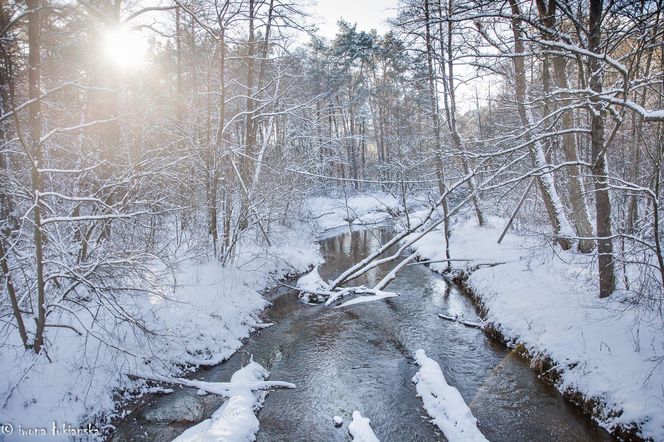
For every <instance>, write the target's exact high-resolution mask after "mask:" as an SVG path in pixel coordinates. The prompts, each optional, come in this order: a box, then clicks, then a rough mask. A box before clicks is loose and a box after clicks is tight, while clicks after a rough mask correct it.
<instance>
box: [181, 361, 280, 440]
mask: <svg viewBox="0 0 664 442" xmlns="http://www.w3.org/2000/svg"><path fill="white" fill-rule="evenodd" d="M269 375H270V373H269V372H268V371H267V370H266V369H265V368H264V367H263V366H262V365H260V364H259V363H257V362H254V360H253V359H252V360H251V362H249V364H248V365H247V366H245V367H243V368H241V369H240V370H238V371H236V372H235V373H233V376H232V377H231V380H230V382H229V383H228V390H227V391H228V396H229V398H228V400H227V401H225V402H224V403H223V405H222V406H221V407H219V409H218V410H217V411H215V412H214V414H213V415H212V417H211V418H210V419H206V420H204V421H203V422H201V423H199V424H198V425H195V426H193V427H191V428H189V429H188V430H187V431H185V432H184V433H182V434H181V435H180V436H179V437H177V438H176V439H174V442H207V441H209V442H212V441H225V442H247V441H253V440H256V433H257V432H258V429H259V422H258V418H257V417H256V412H257V411H258V410H259V409H260V408H261V407H262V406H263V401H264V400H265V396H267V393H268V392H267V391H265V390H257V391H255V390H252V388H251V386H255V385H258V384H260V383H262V382H265V379H267V377H268V376H269Z"/></svg>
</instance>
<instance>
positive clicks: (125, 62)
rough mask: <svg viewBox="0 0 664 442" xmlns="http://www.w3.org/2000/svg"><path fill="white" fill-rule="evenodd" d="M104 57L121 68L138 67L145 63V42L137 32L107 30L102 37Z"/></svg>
mask: <svg viewBox="0 0 664 442" xmlns="http://www.w3.org/2000/svg"><path fill="white" fill-rule="evenodd" d="M103 50H104V55H105V57H106V59H107V60H109V61H110V62H111V63H113V64H114V65H116V66H119V67H121V68H125V69H130V68H136V67H140V66H141V65H143V64H144V63H145V53H146V51H147V41H146V40H145V38H144V36H143V35H142V34H141V33H140V32H138V31H133V30H130V29H126V28H118V29H113V30H109V31H107V32H106V34H105V35H104V46H103Z"/></svg>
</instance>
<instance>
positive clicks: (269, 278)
mask: <svg viewBox="0 0 664 442" xmlns="http://www.w3.org/2000/svg"><path fill="white" fill-rule="evenodd" d="M275 241H277V242H275V243H274V244H273V245H272V246H270V247H268V248H267V249H265V248H264V247H262V246H259V245H257V244H252V243H245V244H244V245H243V246H242V248H241V249H240V254H239V256H238V259H237V260H236V261H235V262H234V263H233V264H232V265H230V266H227V267H223V266H221V264H220V263H219V262H218V261H217V260H216V259H214V258H212V257H210V258H203V257H195V258H190V259H186V260H183V261H182V262H180V263H179V264H177V265H175V266H174V269H173V270H172V271H166V269H163V270H160V269H155V274H154V286H155V287H157V289H158V292H160V294H161V296H159V295H155V294H147V293H146V294H145V296H119V297H118V299H119V303H118V304H117V305H116V306H115V307H116V308H117V313H118V316H121V315H122V314H125V317H126V318H127V319H126V320H125V321H122V320H119V319H117V318H116V317H115V316H112V315H109V314H104V312H103V311H101V312H98V314H97V315H88V314H87V313H88V312H76V311H74V312H72V313H70V314H66V315H65V314H60V316H59V317H57V318H56V317H55V316H56V315H55V314H54V315H53V317H52V318H51V321H50V322H51V323H56V322H57V323H59V324H61V325H67V326H69V327H71V328H65V327H54V328H49V329H48V331H47V339H48V346H47V351H48V354H49V357H50V358H51V360H52V361H51V362H49V361H48V360H47V359H46V358H44V357H36V356H35V355H33V354H32V353H30V352H26V351H24V350H23V348H22V346H21V345H20V343H19V342H18V340H17V339H16V337H15V336H14V335H17V333H12V334H11V336H10V337H5V338H4V339H5V340H8V339H9V340H11V339H14V341H12V342H9V341H6V344H5V345H3V346H2V353H1V354H0V373H3V378H2V380H1V381H0V400H1V401H2V402H3V404H4V405H5V406H4V407H2V408H0V423H11V424H12V425H13V426H14V429H16V431H18V430H19V427H20V428H23V429H29V428H42V427H46V428H47V429H48V431H49V432H50V431H51V423H52V422H56V423H57V424H58V425H61V424H68V425H71V426H72V427H74V428H77V427H78V426H84V424H85V423H86V422H90V421H94V420H96V419H99V418H100V416H106V417H107V418H108V416H109V413H112V411H113V409H114V407H115V405H116V400H117V399H118V396H117V394H118V393H119V394H121V396H120V398H121V397H122V395H124V397H127V398H128V397H130V395H129V393H128V392H130V391H131V392H132V394H134V393H136V392H137V390H138V391H139V392H140V391H143V392H149V391H154V388H149V387H147V386H146V383H145V382H143V381H141V380H137V379H134V378H131V377H129V376H127V374H128V373H132V374H136V373H143V374H145V375H146V376H148V377H149V376H154V377H159V376H181V375H183V374H186V372H187V371H188V370H191V369H193V367H194V366H195V365H198V364H202V365H210V364H216V363H218V362H220V361H223V360H224V359H226V358H228V357H230V356H231V355H232V354H233V353H234V352H235V351H236V350H237V349H238V348H239V347H240V346H241V345H242V339H243V338H246V337H247V336H248V335H249V333H250V332H251V331H252V330H253V329H256V328H260V327H262V326H264V324H261V321H260V318H259V316H258V315H259V313H260V312H261V311H262V310H263V309H264V308H265V307H266V306H267V305H268V302H267V301H266V300H265V299H264V298H263V296H262V295H261V292H262V291H264V290H266V289H268V288H271V287H273V286H274V285H276V283H277V282H278V280H279V279H281V278H283V277H284V276H285V275H287V274H293V273H301V272H303V271H306V270H307V268H308V267H310V266H311V265H314V264H317V263H318V262H319V261H320V255H319V251H318V246H317V245H316V243H315V241H314V234H313V232H311V231H307V230H306V229H305V228H302V229H299V230H298V231H295V230H284V231H283V232H280V233H279V235H275ZM93 313H96V312H93ZM131 317H134V318H140V319H141V320H142V323H144V324H146V325H147V326H149V327H150V333H148V334H145V333H141V332H137V331H136V329H135V328H134V327H132V324H131V319H130V318H131ZM74 330H89V331H90V332H89V334H88V335H87V336H86V333H84V332H83V333H82V335H81V336H79V335H78V334H77V333H76V332H75V331H74ZM183 364H187V365H183ZM125 392H127V393H125ZM114 394H115V395H116V396H114ZM103 421H104V419H102V422H103ZM15 435H16V433H15ZM60 438H61V439H67V438H66V437H64V436H63V437H60Z"/></svg>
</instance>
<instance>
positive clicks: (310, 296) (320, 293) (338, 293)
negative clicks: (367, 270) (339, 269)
mask: <svg viewBox="0 0 664 442" xmlns="http://www.w3.org/2000/svg"><path fill="white" fill-rule="evenodd" d="M398 270H399V269H395V271H393V273H394V274H396V271H398ZM388 276H390V275H388ZM388 276H386V277H385V278H384V280H383V281H381V282H380V283H379V284H377V285H376V287H374V288H368V287H365V286H359V287H343V288H339V289H335V290H330V286H329V284H327V283H326V282H325V281H323V279H322V278H321V277H320V275H319V274H318V269H317V268H315V269H313V270H312V271H311V272H309V273H307V274H306V275H304V276H302V277H301V278H300V279H299V280H298V281H297V286H296V287H291V288H293V289H295V290H299V291H300V297H301V298H302V299H306V300H307V301H308V302H316V303H318V302H322V301H325V305H326V306H330V305H332V304H333V303H335V302H337V301H339V300H340V299H342V298H345V297H348V296H353V295H367V296H364V297H361V298H357V299H362V300H361V301H359V300H358V301H356V302H354V303H359V302H370V301H376V300H379V299H383V298H391V297H395V296H399V294H398V293H394V292H387V291H384V290H382V288H383V287H384V286H385V285H387V284H388V283H389V281H391V280H392V279H394V276H392V277H391V279H389V280H388V279H387V278H388ZM381 285H382V287H381ZM287 287H290V286H287ZM353 301H354V300H353ZM351 303H353V302H352V301H349V302H348V303H345V304H343V305H342V306H344V305H350V304H351Z"/></svg>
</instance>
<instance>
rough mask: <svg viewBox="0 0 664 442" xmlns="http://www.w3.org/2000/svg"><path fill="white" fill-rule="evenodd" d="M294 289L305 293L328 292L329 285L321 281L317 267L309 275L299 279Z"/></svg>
mask: <svg viewBox="0 0 664 442" xmlns="http://www.w3.org/2000/svg"><path fill="white" fill-rule="evenodd" d="M296 287H297V288H298V290H300V291H302V292H306V293H316V292H321V291H328V290H330V286H329V284H327V283H326V282H325V281H323V278H321V277H320V274H319V273H318V267H314V268H313V270H311V271H310V272H309V273H307V274H306V275H304V276H302V277H300V279H298V280H297V284H296Z"/></svg>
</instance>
